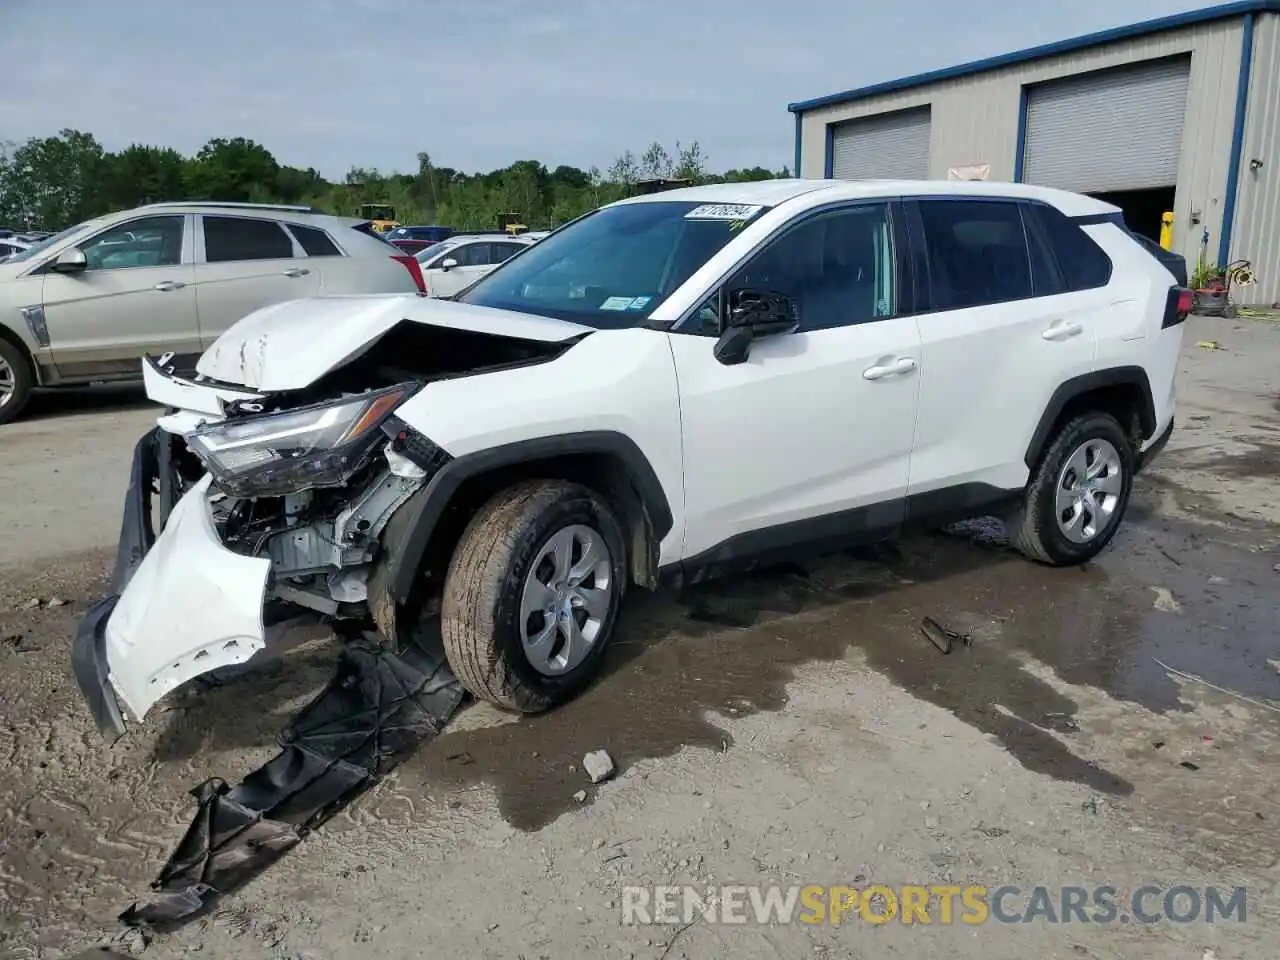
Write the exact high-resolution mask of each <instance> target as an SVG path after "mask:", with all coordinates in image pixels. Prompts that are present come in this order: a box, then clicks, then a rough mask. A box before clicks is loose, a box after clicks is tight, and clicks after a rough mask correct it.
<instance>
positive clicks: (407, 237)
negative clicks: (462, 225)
mask: <svg viewBox="0 0 1280 960" xmlns="http://www.w3.org/2000/svg"><path fill="white" fill-rule="evenodd" d="M384 236H385V237H386V238H387V239H388V240H390V241H391V242H392V243H394V244H395V245H396V246H397V247H399V248H400V249H401V250H404V251H405V252H406V253H421V252H422V251H423V250H425V249H427V247H429V246H431V245H432V244H436V243H439V242H440V241H441V240H448V239H449V238H450V237H451V236H453V227H436V226H429V227H396V228H395V229H394V230H392V231H390V232H389V233H386V234H384Z"/></svg>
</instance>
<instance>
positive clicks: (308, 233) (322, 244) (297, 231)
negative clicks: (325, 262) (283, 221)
mask: <svg viewBox="0 0 1280 960" xmlns="http://www.w3.org/2000/svg"><path fill="white" fill-rule="evenodd" d="M289 230H290V231H291V232H292V233H293V235H294V237H295V238H296V239H297V241H298V244H299V246H301V247H302V249H303V250H304V251H306V254H307V256H308V257H340V256H342V251H341V250H339V249H338V246H337V244H335V243H334V242H333V241H332V240H330V239H329V235H328V234H327V233H325V232H324V231H323V230H318V229H316V228H315V227H304V226H303V225H302V224H300V223H291V224H289Z"/></svg>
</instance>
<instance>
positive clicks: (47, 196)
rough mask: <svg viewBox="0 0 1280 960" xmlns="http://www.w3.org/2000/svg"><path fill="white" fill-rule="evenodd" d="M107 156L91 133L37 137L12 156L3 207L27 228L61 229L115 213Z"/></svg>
mask: <svg viewBox="0 0 1280 960" xmlns="http://www.w3.org/2000/svg"><path fill="white" fill-rule="evenodd" d="M105 161H106V153H105V151H104V150H103V149H102V144H100V143H98V141H97V139H96V138H95V137H94V136H93V134H90V133H82V132H80V131H79V130H63V131H62V132H61V133H59V134H58V135H57V136H55V137H33V138H32V139H30V140H28V141H27V142H26V143H24V144H23V145H22V146H20V147H18V148H17V149H16V150H14V151H13V153H12V155H11V156H10V157H9V159H8V162H7V165H6V169H5V181H4V192H5V195H6V199H5V200H4V202H3V203H2V204H0V206H3V207H4V208H5V209H6V210H8V211H10V213H9V216H10V217H11V218H12V219H14V220H16V221H17V222H18V223H21V224H24V225H35V224H39V225H40V226H41V227H43V228H44V229H46V230H61V229H63V228H65V227H69V226H72V225H73V224H76V223H79V222H80V221H81V220H86V219H88V218H89V217H92V216H95V215H97V214H100V213H104V212H105V211H107V210H109V209H110V203H109V200H108V198H107V197H105V196H104V195H103V191H102V181H103V172H104V166H105Z"/></svg>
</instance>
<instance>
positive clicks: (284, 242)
mask: <svg viewBox="0 0 1280 960" xmlns="http://www.w3.org/2000/svg"><path fill="white" fill-rule="evenodd" d="M203 219H204V258H205V261H206V262H208V263H229V262H232V261H237V260H288V259H291V258H292V257H293V241H292V240H290V239H289V235H288V234H287V233H285V232H284V230H283V229H282V228H281V226H280V224H278V223H276V222H275V221H274V220H252V219H249V218H247V217H204V218H203Z"/></svg>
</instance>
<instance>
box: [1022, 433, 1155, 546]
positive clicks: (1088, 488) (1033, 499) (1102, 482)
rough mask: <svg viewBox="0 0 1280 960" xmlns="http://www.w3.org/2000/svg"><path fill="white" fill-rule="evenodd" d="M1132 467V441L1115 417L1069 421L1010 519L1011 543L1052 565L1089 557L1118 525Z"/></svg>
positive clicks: (1038, 465)
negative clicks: (1020, 504)
mask: <svg viewBox="0 0 1280 960" xmlns="http://www.w3.org/2000/svg"><path fill="white" fill-rule="evenodd" d="M1134 466H1135V456H1134V450H1133V445H1132V442H1131V441H1130V439H1129V437H1128V436H1126V435H1125V432H1124V430H1123V429H1122V428H1121V427H1120V424H1119V423H1117V422H1116V419H1115V418H1114V417H1112V416H1111V415H1109V414H1106V413H1097V412H1091V413H1085V414H1082V415H1080V416H1078V417H1075V418H1074V419H1072V420H1070V421H1069V422H1068V423H1066V424H1065V425H1064V426H1063V427H1062V429H1061V430H1059V431H1058V433H1057V435H1056V436H1055V437H1054V438H1053V441H1052V442H1051V443H1050V444H1049V446H1048V447H1047V448H1046V449H1045V451H1044V453H1043V454H1042V455H1041V457H1040V462H1039V463H1038V464H1037V465H1036V468H1035V470H1034V471H1033V472H1032V475H1031V481H1030V482H1029V483H1028V484H1027V491H1026V495H1025V500H1024V502H1023V505H1022V506H1021V507H1020V508H1019V509H1018V512H1017V513H1016V514H1015V515H1014V516H1012V517H1011V518H1010V519H1009V522H1008V531H1009V540H1010V542H1011V543H1012V544H1013V545H1014V546H1015V547H1017V548H1018V550H1020V551H1021V552H1022V553H1023V554H1024V555H1025V556H1026V557H1028V558H1029V559H1032V560H1036V561H1039V562H1040V563H1047V564H1052V565H1053V566H1067V565H1070V564H1077V563H1084V562H1085V561H1087V560H1092V559H1093V558H1094V557H1096V556H1097V555H1098V554H1099V553H1100V552H1101V551H1102V550H1103V548H1105V547H1106V545H1107V544H1108V543H1110V542H1111V538H1112V537H1114V536H1115V533H1116V530H1117V529H1118V528H1119V526H1120V521H1121V519H1122V518H1123V517H1124V512H1125V508H1126V507H1128V505H1129V494H1130V492H1131V490H1132V487H1133V474H1134Z"/></svg>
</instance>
